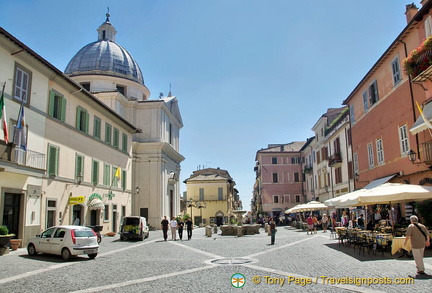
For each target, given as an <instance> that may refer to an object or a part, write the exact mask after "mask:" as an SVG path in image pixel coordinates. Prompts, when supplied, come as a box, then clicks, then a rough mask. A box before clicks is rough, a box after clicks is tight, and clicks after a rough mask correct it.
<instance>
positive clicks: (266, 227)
mask: <svg viewBox="0 0 432 293" xmlns="http://www.w3.org/2000/svg"><path fill="white" fill-rule="evenodd" d="M269 231H270V228H269V224H268V223H264V232H267V233H268V232H269Z"/></svg>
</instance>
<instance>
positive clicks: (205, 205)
mask: <svg viewBox="0 0 432 293" xmlns="http://www.w3.org/2000/svg"><path fill="white" fill-rule="evenodd" d="M206 207H207V204H206V203H205V202H199V203H198V206H197V208H198V209H199V210H200V219H201V223H202V222H203V220H202V209H205V208H206ZM201 223H200V224H201Z"/></svg>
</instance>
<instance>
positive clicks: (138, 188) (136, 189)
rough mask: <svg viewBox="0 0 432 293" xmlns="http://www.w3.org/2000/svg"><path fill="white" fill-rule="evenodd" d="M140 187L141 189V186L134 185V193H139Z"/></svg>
mask: <svg viewBox="0 0 432 293" xmlns="http://www.w3.org/2000/svg"><path fill="white" fill-rule="evenodd" d="M140 189H141V188H140V187H139V186H137V187H135V191H136V194H139V192H140Z"/></svg>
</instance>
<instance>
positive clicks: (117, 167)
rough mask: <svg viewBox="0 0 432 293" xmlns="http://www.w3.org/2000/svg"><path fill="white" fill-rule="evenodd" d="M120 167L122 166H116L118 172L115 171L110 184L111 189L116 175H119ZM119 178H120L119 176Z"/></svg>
mask: <svg viewBox="0 0 432 293" xmlns="http://www.w3.org/2000/svg"><path fill="white" fill-rule="evenodd" d="M119 168H120V167H117V168H116V172H115V173H114V176H113V179H112V180H111V185H110V188H109V190H111V187H112V185H113V183H114V179H115V178H116V177H117V176H116V175H117V171H118V169H119ZM117 178H118V177H117Z"/></svg>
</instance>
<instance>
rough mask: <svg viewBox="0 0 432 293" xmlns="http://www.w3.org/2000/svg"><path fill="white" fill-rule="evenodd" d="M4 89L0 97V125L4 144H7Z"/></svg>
mask: <svg viewBox="0 0 432 293" xmlns="http://www.w3.org/2000/svg"><path fill="white" fill-rule="evenodd" d="M4 89H5V85H3V90H2V94H1V97H0V118H1V124H0V125H1V128H2V130H3V140H4V141H5V142H6V143H9V136H8V127H7V119H6V106H5V102H4Z"/></svg>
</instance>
